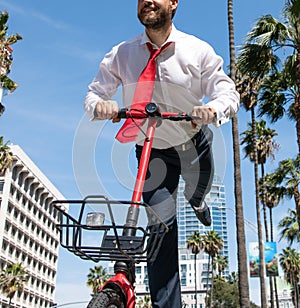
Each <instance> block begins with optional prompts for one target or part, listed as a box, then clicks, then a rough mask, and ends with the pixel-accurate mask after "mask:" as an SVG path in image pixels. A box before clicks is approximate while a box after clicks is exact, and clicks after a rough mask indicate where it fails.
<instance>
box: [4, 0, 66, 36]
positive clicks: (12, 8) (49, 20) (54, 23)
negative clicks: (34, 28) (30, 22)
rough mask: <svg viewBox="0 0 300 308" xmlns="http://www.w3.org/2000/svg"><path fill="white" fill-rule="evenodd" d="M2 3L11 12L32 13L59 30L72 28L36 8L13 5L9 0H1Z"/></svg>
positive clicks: (36, 17) (31, 14) (34, 16)
mask: <svg viewBox="0 0 300 308" xmlns="http://www.w3.org/2000/svg"><path fill="white" fill-rule="evenodd" d="M0 5H3V6H5V7H6V9H8V10H9V11H11V12H15V13H17V14H21V15H24V16H25V15H26V16H28V15H30V16H31V17H33V18H35V19H37V20H40V21H42V22H44V23H46V24H48V25H50V26H51V27H53V28H55V29H59V30H68V29H71V27H70V26H69V25H68V24H66V23H64V22H61V21H58V20H54V19H52V18H49V16H47V15H45V14H43V13H41V12H38V11H36V10H33V9H28V8H26V9H25V8H23V7H22V6H20V5H13V4H11V3H9V2H8V1H0Z"/></svg>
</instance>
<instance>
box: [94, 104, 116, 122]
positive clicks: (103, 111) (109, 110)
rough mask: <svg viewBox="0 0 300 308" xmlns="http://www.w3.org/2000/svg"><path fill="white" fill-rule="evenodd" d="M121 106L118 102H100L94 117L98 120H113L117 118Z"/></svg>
mask: <svg viewBox="0 0 300 308" xmlns="http://www.w3.org/2000/svg"><path fill="white" fill-rule="evenodd" d="M118 111H119V105H118V103H117V102H116V101H111V100H107V101H98V102H97V104H96V106H95V109H94V117H95V119H97V120H112V119H115V118H117V116H118Z"/></svg>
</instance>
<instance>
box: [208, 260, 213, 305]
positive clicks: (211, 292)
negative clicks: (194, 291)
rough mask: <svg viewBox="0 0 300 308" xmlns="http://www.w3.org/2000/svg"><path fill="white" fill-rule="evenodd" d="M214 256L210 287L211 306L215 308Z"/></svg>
mask: <svg viewBox="0 0 300 308" xmlns="http://www.w3.org/2000/svg"><path fill="white" fill-rule="evenodd" d="M213 264H214V258H213V257H212V258H211V287H210V304H209V307H210V308H213V292H214V291H213V290H214V265H213Z"/></svg>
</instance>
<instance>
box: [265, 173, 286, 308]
mask: <svg viewBox="0 0 300 308" xmlns="http://www.w3.org/2000/svg"><path fill="white" fill-rule="evenodd" d="M260 189H261V191H260V198H261V200H264V203H265V205H266V207H267V208H268V209H269V221H270V240H271V242H273V241H274V227H273V208H274V207H276V206H277V205H278V203H279V201H280V200H281V199H283V194H282V189H281V188H279V187H274V186H273V185H272V184H270V183H269V182H268V175H267V176H266V177H265V181H264V183H263V184H261V185H260ZM270 279H273V282H274V291H275V299H276V307H277V308H279V299H278V290H277V280H276V276H274V277H270ZM271 281H272V280H270V293H271V305H272V300H273V292H272V285H273V283H272V282H271Z"/></svg>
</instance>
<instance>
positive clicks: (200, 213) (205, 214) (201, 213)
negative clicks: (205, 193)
mask: <svg viewBox="0 0 300 308" xmlns="http://www.w3.org/2000/svg"><path fill="white" fill-rule="evenodd" d="M193 209H194V211H195V214H196V216H197V218H198V219H199V220H200V222H201V223H202V224H203V225H204V226H206V227H208V226H210V225H211V216H210V209H209V207H208V206H207V204H206V202H205V201H203V203H202V207H201V208H200V207H199V208H196V207H193Z"/></svg>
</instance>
